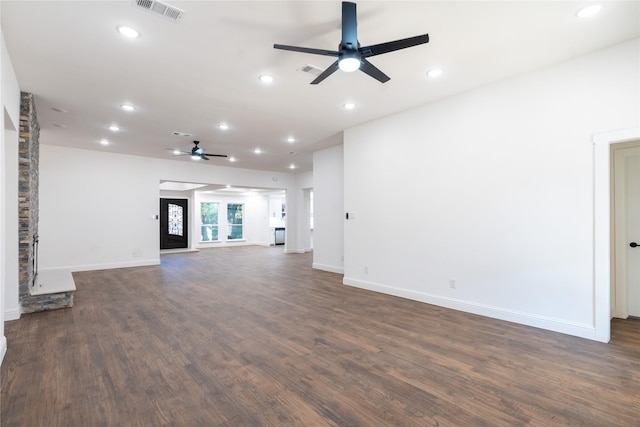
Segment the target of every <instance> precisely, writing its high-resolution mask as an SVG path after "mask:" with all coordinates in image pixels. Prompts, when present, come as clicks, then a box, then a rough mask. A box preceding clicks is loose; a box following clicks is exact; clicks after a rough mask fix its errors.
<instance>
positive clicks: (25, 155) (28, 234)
mask: <svg viewBox="0 0 640 427" xmlns="http://www.w3.org/2000/svg"><path fill="white" fill-rule="evenodd" d="M20 97H21V102H20V135H19V149H18V150H19V153H18V162H19V164H18V174H19V177H18V221H19V226H18V237H19V243H18V254H19V259H18V265H19V270H20V271H19V285H18V286H19V292H18V295H19V300H20V310H21V312H22V313H34V312H37V311H44V310H53V309H57V308H64V307H71V306H73V296H74V292H75V285H72V286H71V287H72V288H73V289H74V290H66V289H65V290H61V291H57V290H55V289H52V290H51V292H47V290H46V289H44V288H43V286H42V285H39V283H41V282H42V277H41V274H40V272H39V271H38V269H37V264H38V260H37V252H36V251H37V250H38V246H39V235H38V218H39V217H38V215H39V204H38V201H39V161H40V150H39V138H40V125H39V124H38V116H37V113H36V106H35V99H34V96H33V94H31V93H27V92H21V93H20ZM47 274H49V277H54V276H51V274H50V273H45V275H47ZM56 274H57V275H60V272H57V273H56ZM63 275H65V273H63ZM68 275H69V276H70V273H68ZM71 281H73V279H71ZM66 288H67V289H68V288H69V287H68V286H67V287H66ZM63 289H64V288H63Z"/></svg>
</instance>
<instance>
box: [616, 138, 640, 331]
mask: <svg viewBox="0 0 640 427" xmlns="http://www.w3.org/2000/svg"><path fill="white" fill-rule="evenodd" d="M632 148H633V150H634V151H630V149H632ZM639 149H640V140H636V141H632V142H631V143H629V144H626V143H618V144H614V145H613V146H612V155H613V157H614V158H613V159H612V164H613V174H614V175H612V176H615V178H614V182H615V184H614V186H613V187H612V190H613V192H614V194H615V196H614V197H613V203H614V205H613V210H612V211H611V212H612V214H613V215H614V217H613V221H612V228H611V231H612V232H613V233H614V234H613V236H612V237H613V238H612V244H613V245H614V246H613V248H614V249H613V252H614V255H613V256H612V257H611V310H612V313H611V316H612V317H618V318H621V319H626V318H628V317H629V304H628V301H629V299H628V298H629V297H628V292H627V290H628V289H627V286H628V283H627V277H626V274H627V257H626V251H627V250H628V242H629V240H628V238H627V233H628V232H627V225H626V218H627V210H626V207H625V197H624V194H626V191H627V190H626V182H625V177H624V173H625V171H626V166H625V165H624V161H625V159H626V157H627V156H631V155H633V156H638V153H640V151H638V150H639ZM619 160H620V161H621V162H622V163H621V164H618V163H617V162H618V161H619ZM618 196H621V197H620V199H618Z"/></svg>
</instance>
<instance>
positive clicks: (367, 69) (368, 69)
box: [360, 58, 391, 83]
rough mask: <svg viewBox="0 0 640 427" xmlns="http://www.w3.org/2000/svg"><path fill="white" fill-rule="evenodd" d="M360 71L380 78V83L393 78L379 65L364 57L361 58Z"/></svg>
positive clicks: (377, 78)
mask: <svg viewBox="0 0 640 427" xmlns="http://www.w3.org/2000/svg"><path fill="white" fill-rule="evenodd" d="M360 71H362V72H364V73H367V74H369V75H370V76H371V77H373V78H374V79H376V80H378V81H379V82H380V83H386V82H388V81H389V80H391V78H390V77H389V76H387V75H386V74H385V73H383V72H382V71H380V69H379V68H378V67H376V66H375V65H373V64H372V63H371V62H369V61H367V60H366V59H364V58H361V59H360Z"/></svg>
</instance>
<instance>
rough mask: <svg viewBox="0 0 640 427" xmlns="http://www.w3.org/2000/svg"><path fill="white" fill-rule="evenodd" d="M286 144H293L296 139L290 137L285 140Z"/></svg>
mask: <svg viewBox="0 0 640 427" xmlns="http://www.w3.org/2000/svg"><path fill="white" fill-rule="evenodd" d="M287 142H289V143H293V142H296V139H295V138H294V137H292V136H290V137H289V138H287Z"/></svg>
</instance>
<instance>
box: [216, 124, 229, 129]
mask: <svg viewBox="0 0 640 427" xmlns="http://www.w3.org/2000/svg"><path fill="white" fill-rule="evenodd" d="M218 129H220V130H227V129H229V125H228V124H226V123H220V124H219V125H218Z"/></svg>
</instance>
